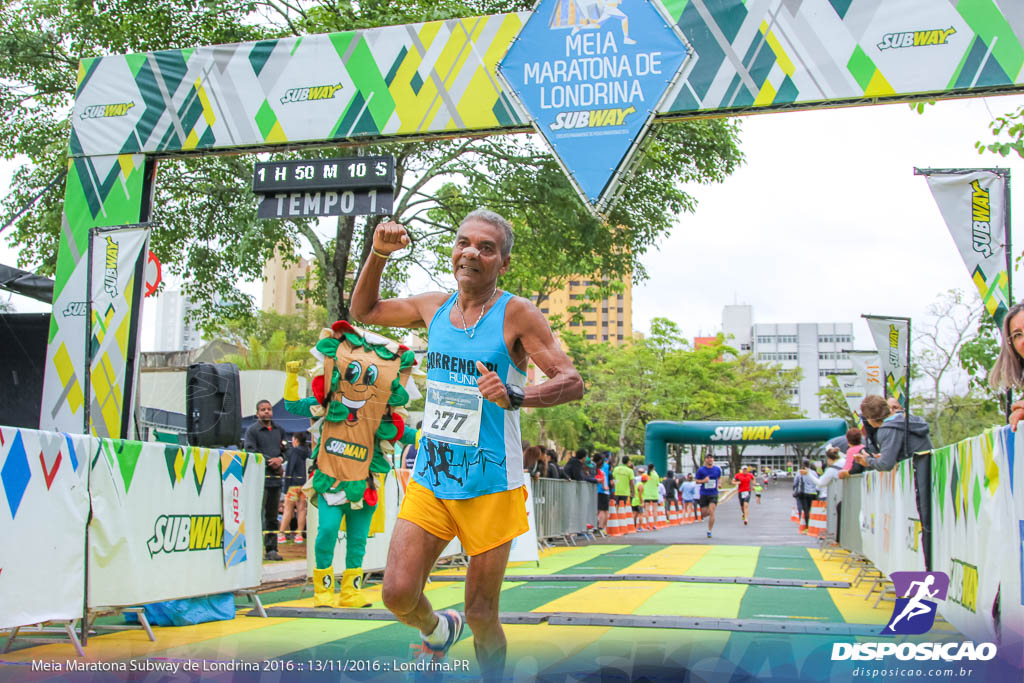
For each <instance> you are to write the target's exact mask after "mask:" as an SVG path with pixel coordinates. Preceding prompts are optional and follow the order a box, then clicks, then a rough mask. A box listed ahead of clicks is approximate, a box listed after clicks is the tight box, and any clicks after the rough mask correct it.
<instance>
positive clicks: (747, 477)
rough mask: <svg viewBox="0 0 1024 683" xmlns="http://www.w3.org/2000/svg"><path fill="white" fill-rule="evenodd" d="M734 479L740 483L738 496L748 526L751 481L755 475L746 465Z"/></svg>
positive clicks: (744, 524)
mask: <svg viewBox="0 0 1024 683" xmlns="http://www.w3.org/2000/svg"><path fill="white" fill-rule="evenodd" d="M732 481H733V483H734V484H738V485H739V488H738V489H737V490H736V494H737V495H736V497H737V498H738V499H739V501H740V512H742V513H743V526H746V525H747V514H748V513H749V512H750V482H752V481H754V475H753V474H751V473H750V468H749V467H747V466H746V465H744V466H743V467H742V468H741V469H740V471H739V472H737V473H736V475H735V476H734V477H733V478H732Z"/></svg>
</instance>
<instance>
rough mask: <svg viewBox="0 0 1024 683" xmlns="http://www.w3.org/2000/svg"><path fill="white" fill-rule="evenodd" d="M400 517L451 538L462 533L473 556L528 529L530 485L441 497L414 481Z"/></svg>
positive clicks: (439, 536) (461, 535) (406, 495)
mask: <svg viewBox="0 0 1024 683" xmlns="http://www.w3.org/2000/svg"><path fill="white" fill-rule="evenodd" d="M398 518H399V519H404V520H406V521H409V522H412V523H413V524H415V525H416V526H418V527H420V528H421V529H423V530H424V531H426V532H427V533H430V534H433V535H434V536H437V537H438V538H440V539H442V540H445V541H450V540H452V539H453V538H455V537H456V536H458V538H459V541H460V542H461V543H462V547H463V549H464V550H465V551H466V554H467V555H469V556H471V557H472V556H473V555H480V554H482V553H485V552H487V551H488V550H492V549H494V548H497V547H498V546H500V545H502V544H503V543H507V542H509V541H511V540H512V539H513V538H515V537H516V536H520V535H522V534H524V533H526V532H527V530H529V528H530V523H529V521H528V520H527V517H526V487H525V486H522V487H520V488H517V489H512V490H511V491H499V492H498V493H488V494H487V495H484V496H479V497H477V498H461V499H457V500H450V499H446V498H438V497H437V496H435V495H434V492H433V491H431V490H430V489H428V488H426V487H424V486H422V485H420V484H417V483H416V482H415V481H413V480H410V481H409V486H408V488H406V490H405V500H404V501H403V502H402V510H401V511H400V512H399V513H398Z"/></svg>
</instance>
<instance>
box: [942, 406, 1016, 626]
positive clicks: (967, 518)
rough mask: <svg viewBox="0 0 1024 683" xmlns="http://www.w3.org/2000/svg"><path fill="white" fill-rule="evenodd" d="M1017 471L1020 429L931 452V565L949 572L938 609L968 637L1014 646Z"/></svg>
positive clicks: (1002, 430) (989, 433) (988, 434)
mask: <svg viewBox="0 0 1024 683" xmlns="http://www.w3.org/2000/svg"><path fill="white" fill-rule="evenodd" d="M1022 469H1024V435H1022V434H1021V432H1017V433H1016V434H1015V433H1014V432H1012V431H1010V428H1009V427H1007V426H1003V427H996V428H993V429H989V430H987V431H985V432H984V433H982V434H979V435H978V436H974V437H971V438H969V439H965V440H963V441H960V442H959V443H956V444H952V445H950V446H945V447H943V448H939V449H937V450H936V451H935V452H934V453H933V454H932V457H931V482H932V488H931V492H932V498H931V508H932V557H933V560H934V561H933V563H932V565H933V569H934V570H936V571H942V572H945V573H946V574H947V575H948V576H949V578H950V583H949V595H948V597H947V599H946V600H944V601H943V602H941V603H940V607H939V609H940V612H941V613H942V615H943V617H945V618H946V620H947V621H949V622H950V623H951V624H953V626H955V627H956V628H957V629H959V630H960V631H961V632H962V633H964V634H967V635H970V636H971V637H972V638H975V639H982V638H985V639H987V640H990V641H994V640H995V639H997V638H998V639H1000V640H1002V641H1003V642H1008V641H1016V644H1017V645H1018V646H1019V645H1020V644H1021V641H1022V640H1024V604H1022V598H1021V577H1022V573H1024V556H1022V553H1024V490H1022V488H1021V486H1024V472H1022ZM997 592H998V594H999V600H1000V602H999V609H998V610H994V609H993V607H994V604H995V600H996V595H997ZM994 611H998V612H999V621H998V624H997V621H996V616H995V614H993V612H994Z"/></svg>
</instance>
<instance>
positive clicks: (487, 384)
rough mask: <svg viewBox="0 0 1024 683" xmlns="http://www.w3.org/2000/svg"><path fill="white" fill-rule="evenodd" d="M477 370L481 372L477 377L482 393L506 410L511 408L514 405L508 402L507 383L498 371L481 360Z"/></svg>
mask: <svg viewBox="0 0 1024 683" xmlns="http://www.w3.org/2000/svg"><path fill="white" fill-rule="evenodd" d="M476 371H477V372H478V373H480V376H479V377H477V378H476V386H477V388H478V389H479V390H480V394H481V395H482V396H483V397H484V398H486V399H487V400H488V401H490V402H491V403H496V404H497V405H499V406H501V407H502V408H503V409H505V410H508V409H509V408H511V407H512V406H511V404H510V403H509V402H508V391H506V390H505V383H504V382H502V381H501V379H500V378H499V377H498V373H496V372H494V371H492V370H488V369H487V367H486V366H485V365H484V364H483V363H481V362H480V361H477V362H476Z"/></svg>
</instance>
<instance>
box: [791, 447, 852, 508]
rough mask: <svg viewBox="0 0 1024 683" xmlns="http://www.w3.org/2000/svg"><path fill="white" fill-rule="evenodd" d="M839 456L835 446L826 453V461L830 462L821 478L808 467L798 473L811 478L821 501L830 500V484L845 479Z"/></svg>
mask: <svg viewBox="0 0 1024 683" xmlns="http://www.w3.org/2000/svg"><path fill="white" fill-rule="evenodd" d="M839 455H840V453H839V449H838V448H836V447H834V446H833V447H832V448H829V449H827V450H826V451H825V459H826V460H827V461H828V466H827V467H826V468H825V473H824V474H822V475H821V476H820V477H819V476H818V474H817V473H816V472H815V471H814V470H812V469H809V468H807V467H806V466H804V467H803V468H801V469H800V470H799V471H798V472H797V475H798V476H801V477H803V476H806V477H809V478H810V480H811V481H812V482H813V483H814V488H816V489H817V490H818V498H819V499H821V500H824V499H826V498H828V492H829V484H831V483H832V482H834V481H837V480H839V479H843V478H844V477H843V474H845V473H844V472H843V468H842V467H841V466H840V465H839ZM805 462H806V461H805ZM847 476H849V475H847ZM836 488H837V489H838V488H841V487H839V486H837V487H836Z"/></svg>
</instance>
